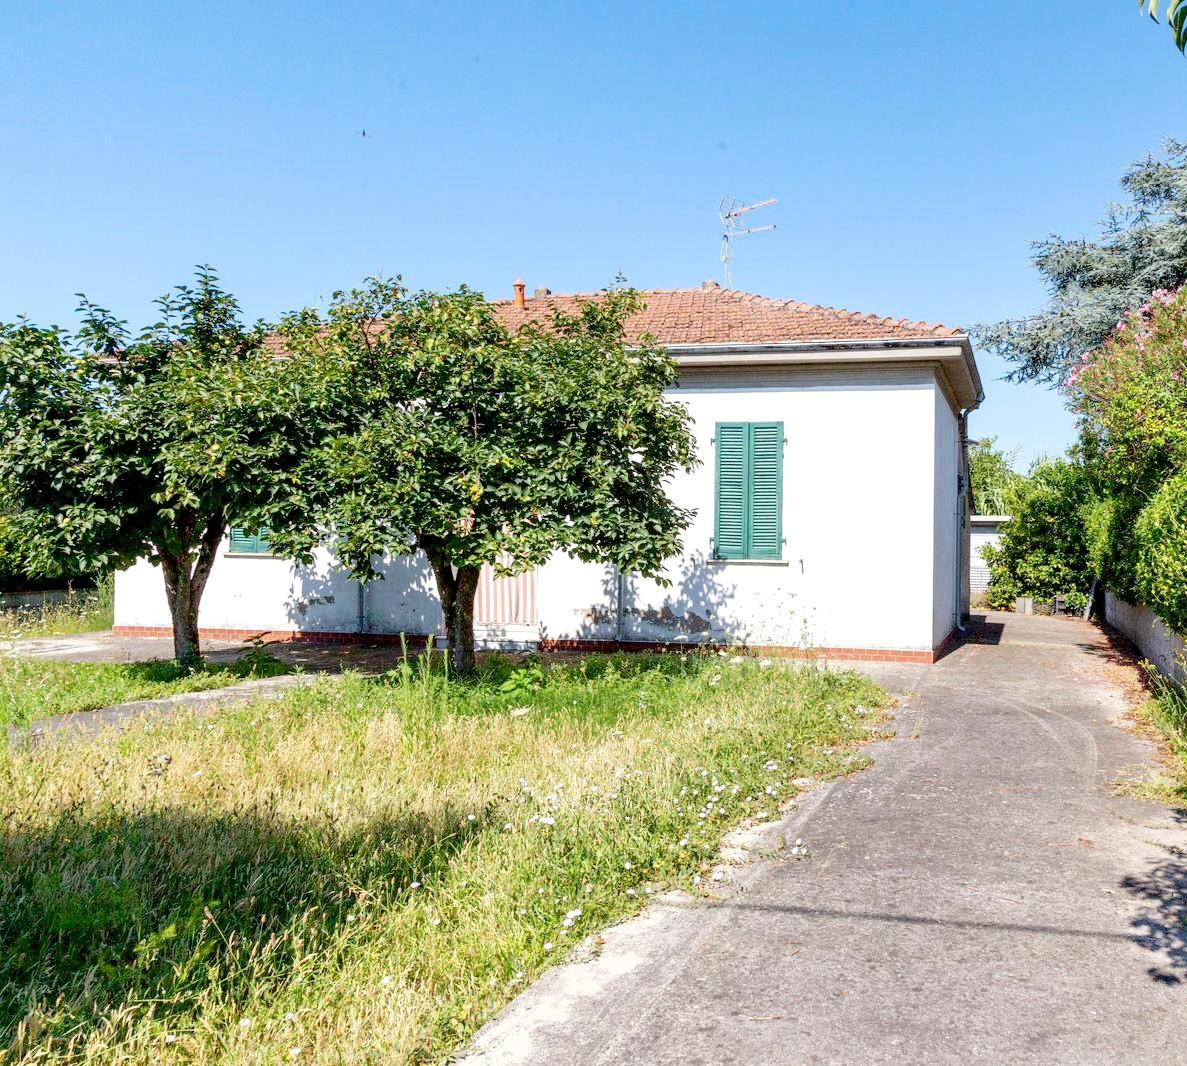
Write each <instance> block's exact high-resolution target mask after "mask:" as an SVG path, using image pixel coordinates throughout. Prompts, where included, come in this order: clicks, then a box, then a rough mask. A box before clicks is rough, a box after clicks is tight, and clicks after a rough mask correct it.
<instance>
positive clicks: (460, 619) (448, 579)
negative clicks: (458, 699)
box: [419, 537, 481, 677]
mask: <svg viewBox="0 0 1187 1066" xmlns="http://www.w3.org/2000/svg"><path fill="white" fill-rule="evenodd" d="M419 543H420V547H421V549H422V550H423V551H424V553H425V555H427V556H428V557H429V563H430V565H431V566H432V567H433V576H434V577H435V578H436V579H437V595H438V596H439V597H440V599H441V618H442V623H443V625H444V628H445V635H446V636H447V637H448V638H449V663H450V666H451V667H452V668H453V671H454V673H456V674H458V675H459V676H461V677H466V676H468V675H469V674H472V673H473V672H474V594H475V593H476V592H477V591H478V575H479V573H480V572H481V571H480V568H479V567H477V566H459V567H458V568H457V569H456V571H455V569H454V566H453V564H452V563H451V562H450V561H449V560H448V559H447V558H446V557H445V553H444V551H443V550H442V546H441V545H440V544H439V543H438V542H437V541H436V540H433V539H431V538H429V537H421V538H420V542H419Z"/></svg>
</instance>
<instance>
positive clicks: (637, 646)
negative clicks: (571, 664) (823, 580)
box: [112, 626, 957, 665]
mask: <svg viewBox="0 0 1187 1066" xmlns="http://www.w3.org/2000/svg"><path fill="white" fill-rule="evenodd" d="M112 632H113V633H116V634H117V635H120V636H126V637H171V636H172V635H173V631H172V630H171V629H170V628H169V627H168V626H115V627H114V628H113V629H112ZM198 636H199V638H200V639H201V640H240V641H245V642H246V641H260V642H262V643H265V644H270V643H277V642H282V643H290V642H302V641H303V642H306V643H310V644H399V643H400V642H401V641H403V642H404V643H405V644H407V646H408V647H410V648H423V647H424V646H425V644H426V643H427V642H428V638H427V637H425V636H424V635H423V634H419V633H408V634H400V633H317V632H310V631H307V630H306V631H299V630H290V629H263V630H261V629H202V630H201V631H200V632H199V634H198ZM956 637H957V634H956V631H955V630H953V632H952V633H950V634H949V635H948V636H947V637H946V638H945V639H944V641H943V643H941V644H940V646H939V647H938V648H936V649H934V650H932V651H917V650H913V649H907V648H789V647H784V646H782V645H773V644H751V645H742V646H738V645H733V644H691V643H665V642H663V641H638V640H624V641H617V640H549V639H545V640H541V641H540V642H539V649H540V651H545V652H548V651H558V652H566V651H567V652H615V651H698V650H708V651H726V650H731V651H740V650H741V651H747V652H749V653H751V654H753V655H769V656H772V657H776V658H782V659H850V660H854V661H857V662H876V663H923V664H928V665H930V664H931V663H934V662H936V661H937V660H939V659H940V658H942V657H943V656H944V655H946V654H947V653H948V652H949V651H950V650H951V649H952V646H953V645H954V644H955V642H956ZM437 639H440V638H437Z"/></svg>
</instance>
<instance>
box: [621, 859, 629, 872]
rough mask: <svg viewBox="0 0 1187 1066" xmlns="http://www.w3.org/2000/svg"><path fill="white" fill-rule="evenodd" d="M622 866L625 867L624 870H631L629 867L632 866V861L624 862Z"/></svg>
mask: <svg viewBox="0 0 1187 1066" xmlns="http://www.w3.org/2000/svg"><path fill="white" fill-rule="evenodd" d="M622 868H623V869H624V870H629V869H630V868H631V863H630V861H629V860H628V861H627V862H624V863H623V864H622Z"/></svg>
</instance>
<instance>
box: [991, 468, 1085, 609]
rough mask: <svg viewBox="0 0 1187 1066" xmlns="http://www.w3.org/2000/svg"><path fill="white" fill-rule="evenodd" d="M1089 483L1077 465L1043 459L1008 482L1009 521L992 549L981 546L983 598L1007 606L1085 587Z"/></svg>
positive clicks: (1046, 598) (1049, 598) (1006, 500)
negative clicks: (986, 572) (985, 584)
mask: <svg viewBox="0 0 1187 1066" xmlns="http://www.w3.org/2000/svg"><path fill="white" fill-rule="evenodd" d="M1090 493H1091V486H1090V483H1089V479H1088V476H1087V472H1086V470H1085V468H1084V466H1083V465H1082V464H1081V463H1078V462H1076V461H1074V460H1071V459H1056V460H1044V461H1042V462H1040V463H1038V464H1036V466H1035V467H1034V468H1033V469H1032V470H1031V472H1030V474H1029V476H1028V477H1026V478H1023V479H1019V480H1018V481H1017V482H1015V483H1014V484H1013V485H1011V486H1010V489H1009V491H1008V492H1007V493H1006V499H1005V501H1004V502H1005V503H1006V505H1007V507H1008V510H1009V513H1010V514H1011V515H1012V516H1013V520H1012V521H1011V522H1009V523H1008V524H1007V525H1006V526H1005V528H1004V529H1003V530H1002V536H1001V543H1000V544H999V545H998V547H997V549H996V550H990V551H989V552H986V551H985V549H982V556H983V557H985V560H986V563H987V565H988V566H989V573H990V578H989V590H988V593H987V601H988V603H989V605H990V606H991V607H1008V606H1012V604H1013V601H1014V599H1015V597H1017V596H1033V597H1034V598H1035V599H1038V600H1048V601H1049V600H1052V599H1054V598H1055V596H1057V595H1060V594H1066V593H1069V592H1074V591H1081V592H1083V591H1085V590H1087V589H1088V587H1089V585H1090V584H1091V582H1092V573H1091V570H1090V568H1089V562H1088V545H1087V542H1086V537H1085V530H1084V524H1083V522H1082V520H1081V512H1082V510H1083V508H1084V506H1085V504H1087V503H1088V502H1089V500H1090V498H1091V497H1090Z"/></svg>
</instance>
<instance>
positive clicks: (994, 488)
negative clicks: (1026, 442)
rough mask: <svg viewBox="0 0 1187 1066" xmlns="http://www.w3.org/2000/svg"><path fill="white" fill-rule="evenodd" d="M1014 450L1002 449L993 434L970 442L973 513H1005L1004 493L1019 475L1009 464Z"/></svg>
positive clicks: (1011, 462) (1012, 459)
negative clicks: (1005, 450)
mask: <svg viewBox="0 0 1187 1066" xmlns="http://www.w3.org/2000/svg"><path fill="white" fill-rule="evenodd" d="M1017 454H1018V453H1017V450H1015V451H1013V452H1004V451H1002V450H1001V449H1000V448H999V447H998V446H997V438H996V437H987V438H986V439H985V440H978V441H972V442H970V447H969V481H970V483H971V485H972V489H973V513H974V514H995V515H1000V514H1009V511H1008V510H1007V509H1006V508H1007V504H1006V496H1007V494H1008V493H1009V491H1010V489H1011V488H1012V487H1013V485H1014V484H1015V482H1017V481H1018V479H1019V478H1021V477H1022V475H1021V474H1019V473H1018V471H1016V470H1015V469H1014V467H1013V462H1014V459H1015V458H1016V456H1017Z"/></svg>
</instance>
